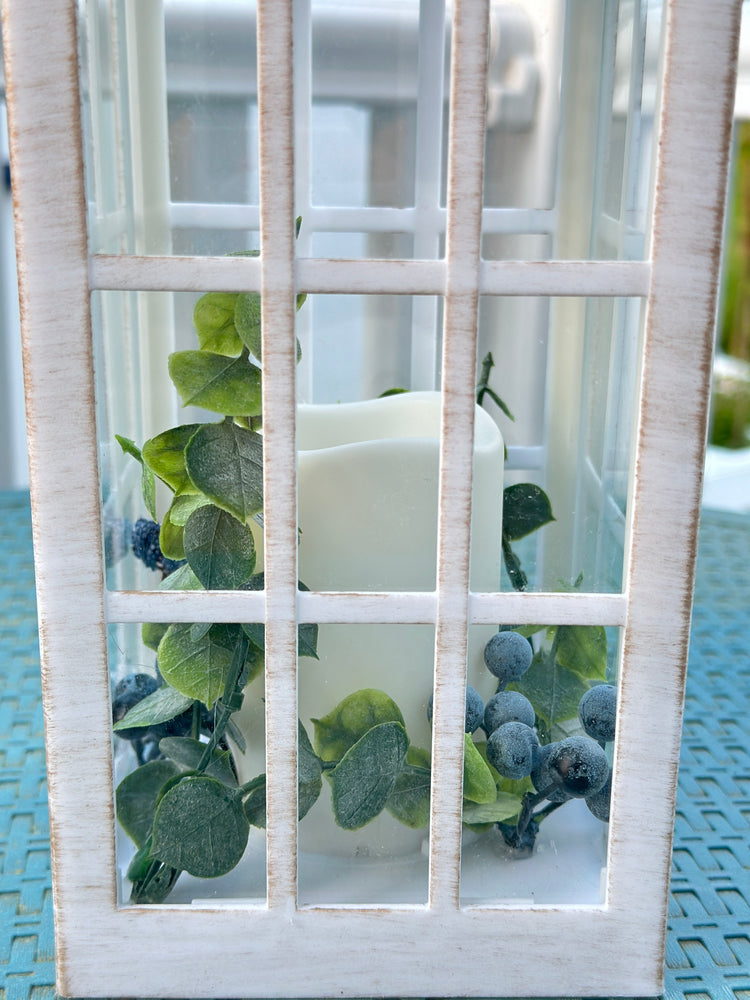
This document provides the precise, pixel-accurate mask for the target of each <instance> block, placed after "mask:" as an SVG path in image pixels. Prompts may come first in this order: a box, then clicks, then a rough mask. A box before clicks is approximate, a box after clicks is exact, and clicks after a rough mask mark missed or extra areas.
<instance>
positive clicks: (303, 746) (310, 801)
mask: <svg viewBox="0 0 750 1000" xmlns="http://www.w3.org/2000/svg"><path fill="white" fill-rule="evenodd" d="M297 733H298V743H297V812H298V818H299V819H303V818H304V817H305V816H306V815H307V814H308V812H309V811H310V809H312V807H313V806H314V805H315V803H316V802H317V800H318V796H319V795H320V790H321V788H322V787H323V779H322V777H321V775H322V773H323V767H322V765H321V763H320V759H319V758H318V756H317V754H316V753H315V751H314V750H313V748H312V743H311V742H310V737H309V736H308V735H307V731H306V730H305V727H304V726H303V725H302V723H301V722H300V723H299V724H298V729H297Z"/></svg>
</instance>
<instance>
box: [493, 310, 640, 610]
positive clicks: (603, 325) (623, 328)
mask: <svg viewBox="0 0 750 1000" xmlns="http://www.w3.org/2000/svg"><path fill="white" fill-rule="evenodd" d="M641 314H642V302H641V301H640V300H638V299H610V298H592V299H583V298H581V299H565V298H551V299H541V298H540V299H526V298H500V297H484V298H483V299H482V300H481V305H480V347H479V355H478V370H479V382H480V395H481V394H482V388H481V386H482V383H483V381H484V382H486V385H487V386H488V388H489V389H490V390H492V391H494V393H495V394H496V395H497V397H498V398H499V401H500V402H501V403H502V404H503V405H504V406H505V407H506V408H507V411H508V412H509V413H510V414H512V417H513V419H511V418H510V417H509V416H508V412H503V411H502V409H501V407H500V406H499V405H498V402H497V401H496V400H494V399H493V398H492V396H491V393H489V392H488V393H487V394H485V395H484V399H483V407H484V408H485V409H486V410H487V411H488V413H489V414H490V415H491V416H492V418H493V419H494V420H496V421H497V423H498V425H499V427H500V429H501V431H502V434H503V436H504V438H505V444H506V447H507V461H506V463H505V474H504V487H505V491H504V501H505V502H504V532H505V534H506V536H507V538H506V558H505V572H504V574H503V583H502V586H501V589H510V588H515V589H531V590H550V591H555V590H560V589H563V590H564V589H574V588H577V589H581V590H584V591H591V592H617V591H619V590H620V589H621V587H622V574H623V558H624V544H625V513H626V509H627V502H628V491H629V482H630V474H631V462H632V449H633V445H634V436H633V435H634V422H635V415H636V405H637V378H638V371H639V360H638V359H639V345H640V328H641ZM509 550H510V552H509ZM511 553H512V555H511ZM514 564H516V569H515V570H513V569H512V568H511V567H512V566H513V565H514Z"/></svg>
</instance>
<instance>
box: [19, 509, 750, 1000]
mask: <svg viewBox="0 0 750 1000" xmlns="http://www.w3.org/2000/svg"><path fill="white" fill-rule="evenodd" d="M0 553H1V556H0V765H1V766H0V1000H52V998H53V997H54V996H55V989H54V979H55V972H54V942H53V933H52V899H51V888H50V867H49V825H48V819H47V801H46V792H45V763H44V733H43V722H42V709H41V691H40V680H39V647H38V637H37V627H36V606H35V600H34V567H33V557H32V547H31V523H30V514H29V498H28V494H18V493H5V494H2V493H0ZM749 597H750V518H748V517H743V516H739V515H734V514H725V513H720V512H717V511H704V513H703V517H702V521H701V535H700V546H699V554H698V578H697V584H696V594H695V608H694V614H693V634H692V641H691V650H690V665H689V671H688V685H687V701H686V706H685V721H684V727H683V747H682V755H681V764H680V776H679V787H678V795H677V815H676V821H675V842H674V851H673V870H672V890H671V898H670V917H669V933H668V940H667V959H666V979H665V992H664V996H665V998H666V1000H678V998H682V997H691V998H695V1000H704V998H711V1000H750V653H749V652H748V637H749V634H750V627H749V623H748V598H749Z"/></svg>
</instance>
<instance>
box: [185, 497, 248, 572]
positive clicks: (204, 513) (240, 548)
mask: <svg viewBox="0 0 750 1000" xmlns="http://www.w3.org/2000/svg"><path fill="white" fill-rule="evenodd" d="M183 542H184V546H185V558H186V559H187V561H188V565H189V566H190V568H191V569H192V571H193V572H194V573H195V575H196V576H197V577H198V579H199V580H200V582H201V583H202V584H203V586H204V587H205V588H206V590H235V589H236V588H237V587H240V586H241V585H242V584H243V583H245V582H246V581H247V580H248V579H249V578H250V577H251V576H252V574H253V570H254V569H255V542H254V540H253V535H252V532H251V531H250V529H249V528H248V527H247V525H245V524H243V523H241V522H240V521H238V520H237V519H236V518H235V517H233V516H232V515H231V514H228V513H227V512H226V511H224V510H220V508H219V507H215V506H214V505H213V504H208V505H207V506H204V507H199V508H198V509H197V510H194V511H193V513H192V514H191V515H190V517H189V518H188V519H187V523H186V524H185V535H184V539H183Z"/></svg>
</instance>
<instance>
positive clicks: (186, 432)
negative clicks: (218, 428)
mask: <svg viewBox="0 0 750 1000" xmlns="http://www.w3.org/2000/svg"><path fill="white" fill-rule="evenodd" d="M200 426H201V424H181V425H180V426H179V427H172V428H171V429H170V430H168V431H164V432H163V433H161V434H157V435H156V437H153V438H150V439H149V440H148V441H146V443H145V444H144V446H143V459H144V461H145V462H146V463H148V466H149V468H151V469H152V470H153V471H154V472H155V473H156V475H157V476H158V477H159V479H161V480H162V482H164V483H166V484H167V486H169V488H170V489H171V490H173V491H174V492H175V493H186V492H187V493H189V492H195V487H194V486H193V484H192V483H191V482H190V477H189V476H188V474H187V469H186V468H185V446H186V445H187V443H188V441H189V440H190V438H191V437H192V436H193V434H195V432H196V431H197V430H198V428H199V427H200Z"/></svg>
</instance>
